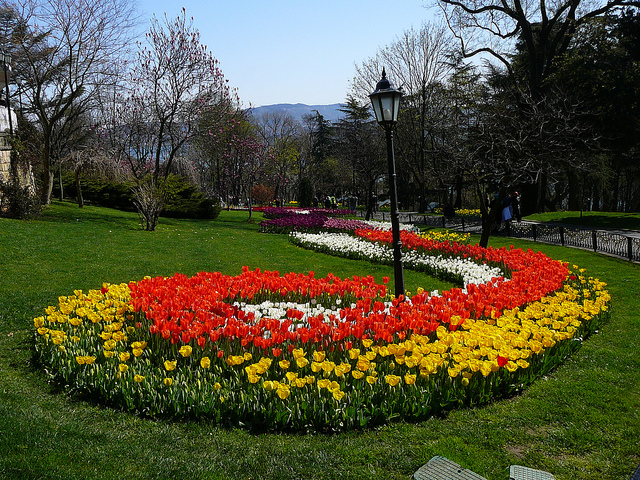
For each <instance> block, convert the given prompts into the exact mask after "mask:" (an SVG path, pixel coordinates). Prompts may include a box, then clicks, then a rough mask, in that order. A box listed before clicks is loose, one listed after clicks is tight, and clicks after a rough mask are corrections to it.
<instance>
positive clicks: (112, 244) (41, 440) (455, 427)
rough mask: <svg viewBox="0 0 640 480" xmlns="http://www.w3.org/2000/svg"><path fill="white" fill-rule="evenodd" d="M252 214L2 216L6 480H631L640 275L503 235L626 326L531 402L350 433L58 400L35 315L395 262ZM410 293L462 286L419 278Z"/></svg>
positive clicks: (571, 363)
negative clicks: (537, 475)
mask: <svg viewBox="0 0 640 480" xmlns="http://www.w3.org/2000/svg"><path fill="white" fill-rule="evenodd" d="M246 217H247V214H246V213H243V212H223V213H222V214H221V216H220V217H219V218H218V219H216V220H215V221H213V222H209V221H185V220H180V221H178V220H169V219H162V220H161V222H160V225H159V228H158V230H157V231H156V232H143V231H141V230H140V229H139V227H138V219H137V217H136V216H135V215H134V214H129V213H123V212H118V211H114V210H106V209H100V208H93V207H85V209H82V210H80V209H78V208H77V206H75V205H73V204H66V203H64V204H55V205H53V206H52V207H50V208H48V209H47V210H46V211H45V214H44V216H43V218H42V219H40V220H35V221H29V222H21V221H13V220H6V219H2V220H0V262H1V265H2V267H3V268H2V275H0V292H1V294H2V295H1V296H0V415H1V416H2V418H3V421H2V422H0V478H7V479H36V478H37V479H115V478H130V479H147V478H155V479H175V478H188V479H190V480H191V479H225V480H226V479H249V478H251V479H299V478H313V479H334V478H345V479H365V478H366V479H409V478H411V476H412V474H413V473H414V472H415V471H416V470H417V469H418V468H419V467H420V466H421V465H423V464H424V463H426V462H427V461H428V460H429V459H430V458H431V457H432V456H434V455H443V456H445V457H447V458H449V459H451V460H453V461H455V462H457V463H460V464H461V465H463V466H464V467H466V468H469V469H471V470H473V471H474V472H476V473H478V474H480V475H482V476H484V477H485V478H487V479H488V480H493V479H503V480H505V479H507V478H508V476H509V465H511V464H519V465H526V466H529V467H532V468H539V469H542V470H546V471H548V472H551V473H553V474H554V475H555V477H556V479H558V480H563V479H566V480H569V479H572V480H573V479H627V478H630V477H631V474H632V472H633V471H634V470H635V468H636V467H637V466H638V464H640V418H639V414H638V412H640V387H639V385H640V368H639V367H640V360H639V359H638V355H637V352H638V348H639V346H640V345H639V344H640V341H639V339H638V335H637V333H636V332H637V331H638V328H639V327H640V317H639V315H638V312H640V295H639V293H640V287H639V285H640V282H639V281H640V271H639V269H638V266H637V265H634V264H629V263H628V262H625V261H624V260H617V259H614V258H610V257H605V256H601V255H597V254H593V253H590V252H586V251H582V250H577V249H568V248H561V247H555V246H551V245H544V244H534V243H531V242H525V241H518V242H517V243H516V242H515V241H513V240H509V239H503V238H492V239H491V243H492V244H493V245H496V246H500V245H502V244H504V245H508V244H509V243H514V244H516V246H520V247H524V248H533V249H535V250H542V251H544V252H545V253H547V254H548V255H550V256H551V257H553V258H558V259H563V260H566V261H569V262H571V263H575V264H578V265H581V266H584V267H586V268H587V273H588V274H590V275H593V276H596V277H598V278H601V279H603V280H605V281H607V282H608V283H609V290H610V292H611V294H612V295H613V309H612V310H613V312H612V318H611V321H610V322H609V323H608V324H606V325H605V326H604V327H603V328H602V331H601V332H599V333H598V334H597V335H595V336H593V337H591V338H590V339H588V340H587V341H586V342H585V343H584V345H583V347H582V348H581V349H580V350H579V351H578V352H577V353H576V354H575V355H574V356H573V357H572V358H571V359H569V360H568V361H567V362H566V363H565V364H564V365H563V366H561V367H560V368H558V369H557V370H555V371H554V372H553V373H552V374H551V375H549V376H548V377H546V378H545V379H543V380H540V381H538V382H537V383H535V384H534V385H532V386H531V387H530V388H529V389H528V390H527V391H525V392H524V393H523V394H522V395H520V396H517V397H514V398H511V399H507V400H504V401H500V402H496V403H494V404H492V405H489V406H486V407H482V408H477V409H472V410H459V411H454V412H451V413H450V414H449V415H447V417H445V418H433V419H431V420H429V421H426V422H421V423H418V424H405V423H400V424H393V425H389V426H386V427H382V428H378V429H375V430H367V431H357V432H349V433H342V434H337V435H320V434H310V435H302V434H261V435H254V434H250V433H247V432H246V431H243V430H226V429H222V428H218V427H214V426H212V425H210V424H208V423H206V422H170V421H151V420H142V419H139V418H137V417H135V416H132V415H129V414H126V413H122V412H118V411H114V410H112V409H108V408H103V407H101V406H100V405H99V404H97V403H96V404H92V403H89V402H86V401H79V400H77V399H74V398H70V397H68V396H67V395H65V394H64V393H62V392H59V391H55V390H53V389H52V388H51V387H50V386H49V385H48V384H47V382H46V378H45V376H44V374H43V373H42V372H40V371H39V370H38V368H37V366H36V365H33V364H32V362H31V351H32V350H31V328H32V318H33V317H34V316H36V315H41V314H42V311H43V309H44V307H46V306H47V305H50V304H53V303H55V302H56V299H57V297H58V296H59V295H65V294H68V293H71V292H72V291H73V290H74V289H78V288H79V289H84V290H88V289H89V288H97V287H99V286H100V285H101V283H102V282H103V281H106V282H111V283H116V282H126V281H129V280H135V279H139V278H142V277H143V276H144V275H172V274H173V273H175V272H183V273H185V274H193V273H196V272H197V271H201V270H219V271H222V272H225V273H229V274H237V273H239V272H240V270H241V267H242V265H248V266H249V267H251V268H258V267H259V268H262V269H268V270H279V271H281V272H287V271H300V272H307V271H309V270H314V271H315V272H316V274H317V275H326V274H327V273H329V272H332V273H334V274H336V275H338V276H343V277H344V276H351V275H366V274H372V275H374V276H375V278H376V279H377V280H378V281H380V280H381V279H382V277H383V276H389V277H391V278H393V271H392V269H391V268H390V267H385V266H379V265H373V264H369V263H367V262H355V261H348V260H342V259H339V258H334V257H330V256H326V255H322V254H317V253H313V252H309V251H305V250H300V249H298V248H296V247H294V246H292V245H290V244H289V243H288V241H287V239H286V237H284V236H278V235H265V234H259V233H258V232H257V224H256V223H254V224H251V223H247V222H245V219H246ZM406 277H407V278H406V284H407V288H408V289H409V290H411V289H415V288H417V287H418V286H422V287H424V288H429V289H434V288H438V289H444V288H449V285H448V284H446V283H443V282H439V281H437V280H435V279H433V278H429V277H425V276H424V275H419V274H416V273H414V272H406Z"/></svg>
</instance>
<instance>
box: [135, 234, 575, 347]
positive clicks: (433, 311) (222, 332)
mask: <svg viewBox="0 0 640 480" xmlns="http://www.w3.org/2000/svg"><path fill="white" fill-rule="evenodd" d="M359 234H360V235H361V236H363V237H366V238H369V239H371V240H374V241H384V242H391V233H390V232H380V231H375V232H372V231H371V230H366V231H365V232H359ZM402 242H403V244H404V245H405V246H407V248H413V249H418V250H424V251H428V250H431V251H433V252H434V253H442V254H445V255H455V256H464V257H466V258H473V259H474V261H477V262H494V263H495V262H500V263H502V264H503V265H504V266H505V267H506V268H507V269H508V270H510V271H511V279H510V280H507V279H505V278H502V277H501V278H496V279H494V281H492V282H490V283H487V284H483V285H468V286H467V289H466V291H463V290H462V289H460V288H454V289H452V290H450V291H447V292H443V294H442V296H438V297H431V296H429V294H428V293H426V292H425V293H422V294H419V295H415V296H414V297H412V299H411V302H403V301H402V299H396V300H395V301H394V302H393V305H392V307H390V309H389V311H387V309H386V306H385V304H384V303H383V302H382V299H384V298H385V297H386V295H387V290H386V286H384V285H378V284H376V283H375V281H374V279H373V277H354V278H353V279H344V280H342V279H340V278H338V277H336V276H334V275H329V276H327V277H326V278H322V279H316V278H315V277H314V274H313V272H310V273H309V274H308V275H303V274H294V273H288V274H285V275H284V276H280V275H279V273H278V272H261V271H260V270H255V271H250V270H249V269H248V268H247V267H244V268H243V272H242V274H241V275H239V276H236V277H232V276H227V275H223V274H221V273H219V272H214V273H207V272H203V273H199V274H197V275H195V276H194V277H187V276H185V275H181V274H177V275H175V276H173V277H170V278H162V277H158V278H149V279H145V280H142V281H140V282H137V283H131V284H130V285H129V287H130V289H131V295H132V304H133V307H134V310H135V311H136V312H143V313H144V315H145V316H146V318H147V319H148V320H149V321H150V322H151V324H150V332H151V333H152V334H156V335H160V336H162V337H163V338H165V339H167V340H171V342H172V343H180V342H182V343H189V342H191V341H192V340H195V342H196V343H197V344H198V345H199V346H200V347H202V348H204V346H205V345H206V343H207V342H208V341H211V342H214V344H215V343H217V342H219V341H220V340H223V339H226V340H235V339H239V340H240V342H241V343H242V345H243V346H247V345H250V344H252V345H254V346H256V347H260V348H262V349H265V350H266V349H269V348H271V349H273V353H274V354H275V353H276V351H279V347H280V346H282V344H288V346H289V347H292V346H293V344H300V343H304V344H306V343H316V344H319V345H320V346H326V345H329V344H331V343H340V342H346V343H347V344H348V342H350V341H351V340H352V339H362V338H371V339H374V340H384V341H386V342H391V341H395V340H396V339H403V338H405V336H408V335H409V334H410V333H411V332H413V333H417V334H421V335H429V334H431V333H432V332H434V331H435V329H436V328H437V327H438V326H440V325H442V324H448V326H449V328H450V329H451V330H455V329H456V328H457V327H458V326H459V325H460V321H461V320H464V319H465V318H480V317H482V316H485V317H492V316H494V317H496V316H499V315H500V313H501V312H502V310H503V309H505V308H509V309H510V308H514V307H516V306H519V305H523V304H526V303H529V302H532V301H536V300H539V299H540V298H542V297H543V296H545V295H547V294H548V293H550V292H553V291H555V290H558V289H559V288H561V287H562V284H563V282H564V280H565V279H566V278H567V275H568V269H567V267H566V265H564V264H563V263H562V262H559V261H555V260H551V259H549V258H548V257H547V256H545V255H543V254H541V253H534V252H532V251H527V252H523V251H522V250H514V249H511V250H508V249H504V248H503V249H499V250H498V249H492V248H489V249H483V248H481V247H478V246H467V245H458V244H451V243H449V242H443V243H440V242H433V241H429V240H424V239H422V238H421V237H419V236H417V235H415V234H410V233H406V232H403V233H402ZM274 297H276V298H279V299H280V300H281V301H294V302H298V303H306V302H314V301H320V302H323V301H324V302H327V301H330V300H331V299H332V300H335V299H337V298H340V299H342V300H343V302H344V304H345V305H351V304H355V307H354V308H352V307H351V306H349V307H347V308H342V309H340V310H339V314H337V315H333V314H332V315H329V316H328V318H327V317H325V316H324V315H323V314H320V315H317V316H312V317H309V318H307V319H306V322H305V323H306V325H305V326H299V325H298V323H299V321H300V319H301V318H302V317H303V315H304V314H303V312H301V311H299V310H296V309H289V311H288V312H287V319H286V320H284V321H283V320H280V319H270V318H260V319H258V320H257V319H256V318H255V316H254V314H253V313H252V312H245V311H243V310H242V309H240V308H239V307H237V306H233V305H232V303H233V302H236V301H239V302H241V301H246V302H252V301H255V302H260V301H263V300H266V299H271V300H273V298H274ZM454 316H455V317H456V319H455V321H453V322H452V321H451V319H452V317H454Z"/></svg>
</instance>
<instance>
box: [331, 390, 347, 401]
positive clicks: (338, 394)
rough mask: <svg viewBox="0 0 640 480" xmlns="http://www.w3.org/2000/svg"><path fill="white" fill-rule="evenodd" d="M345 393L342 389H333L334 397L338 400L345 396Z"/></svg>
mask: <svg viewBox="0 0 640 480" xmlns="http://www.w3.org/2000/svg"><path fill="white" fill-rule="evenodd" d="M344 396H345V393H344V392H343V391H341V390H334V391H333V398H335V399H336V400H338V401H340V400H342V399H343V398H344Z"/></svg>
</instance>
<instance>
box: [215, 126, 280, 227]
mask: <svg viewBox="0 0 640 480" xmlns="http://www.w3.org/2000/svg"><path fill="white" fill-rule="evenodd" d="M222 147H223V164H224V167H223V172H224V177H225V182H226V183H227V185H228V186H229V190H230V192H231V193H232V194H233V195H234V196H235V197H236V198H241V199H246V200H247V206H248V207H249V219H251V215H252V204H253V187H254V186H255V185H257V184H258V183H259V181H260V180H263V181H265V180H266V181H265V182H264V183H270V182H269V181H268V180H269V177H270V175H269V174H268V172H269V170H272V165H273V163H274V161H275V155H274V154H273V150H272V149H271V148H270V147H269V146H268V145H266V144H265V143H263V142H261V141H260V140H259V139H258V137H257V136H256V135H255V132H254V129H253V126H252V125H251V124H249V123H248V122H246V121H243V122H238V123H236V124H235V128H234V129H233V130H232V131H230V132H229V137H228V139H227V140H226V142H225V143H224V144H223V145H222Z"/></svg>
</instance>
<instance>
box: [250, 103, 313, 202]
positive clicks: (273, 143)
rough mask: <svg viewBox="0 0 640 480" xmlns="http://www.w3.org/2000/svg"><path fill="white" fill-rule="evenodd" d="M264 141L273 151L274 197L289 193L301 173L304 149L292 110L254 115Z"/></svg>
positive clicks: (298, 125) (299, 129)
mask: <svg viewBox="0 0 640 480" xmlns="http://www.w3.org/2000/svg"><path fill="white" fill-rule="evenodd" d="M252 123H253V124H254V125H255V126H256V131H257V134H258V136H259V138H260V139H261V141H262V142H263V143H264V144H266V145H268V146H269V147H271V149H272V152H273V154H274V162H273V167H274V171H273V172H271V173H272V179H273V181H274V185H273V187H274V196H275V198H277V199H278V198H279V199H283V198H286V197H288V196H289V191H288V187H289V185H290V184H291V183H292V179H293V178H294V177H295V176H297V175H298V174H299V172H298V171H297V164H298V158H299V156H300V150H301V140H300V134H301V125H300V122H299V121H297V120H296V119H295V118H293V116H292V115H291V114H290V113H286V112H268V113H264V114H262V115H261V116H259V117H257V118H253V119H252Z"/></svg>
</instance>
